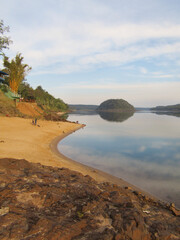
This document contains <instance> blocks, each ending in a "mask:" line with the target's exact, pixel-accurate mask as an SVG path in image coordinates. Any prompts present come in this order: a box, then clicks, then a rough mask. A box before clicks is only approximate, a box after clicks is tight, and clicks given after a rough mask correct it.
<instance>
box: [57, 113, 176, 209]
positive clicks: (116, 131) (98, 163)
mask: <svg viewBox="0 0 180 240" xmlns="http://www.w3.org/2000/svg"><path fill="white" fill-rule="evenodd" d="M69 119H70V120H72V121H76V120H78V121H79V122H82V123H85V124H86V125H87V126H86V127H85V128H84V129H83V130H80V131H78V132H76V133H75V134H73V135H71V136H69V137H68V138H65V139H64V140H63V141H62V142H61V143H60V145H59V148H60V151H61V152H62V153H63V154H65V155H66V156H68V157H71V158H73V159H74V160H76V161H79V162H81V163H84V164H86V165H89V166H92V167H95V168H98V169H101V170H103V171H106V172H108V173H110V174H112V175H115V176H117V177H120V178H123V179H125V180H126V181H129V182H130V183H132V184H134V185H137V186H139V187H140V188H142V189H144V190H145V191H148V192H150V193H151V194H153V195H155V196H157V197H159V198H161V199H163V200H165V201H170V202H175V203H176V205H177V206H178V207H180V184H179V183H180V128H179V119H178V118H175V117H172V116H164V115H163V116H162V115H155V114H152V113H135V114H134V115H133V117H131V118H130V119H129V120H128V121H124V122H117V123H115V122H107V121H104V120H103V119H102V118H100V117H99V116H98V115H94V116H79V115H73V116H72V115H70V118H69Z"/></svg>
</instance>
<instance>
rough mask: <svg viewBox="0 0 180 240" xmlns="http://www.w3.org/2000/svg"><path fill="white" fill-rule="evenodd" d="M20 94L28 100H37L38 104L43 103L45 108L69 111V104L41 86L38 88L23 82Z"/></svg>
mask: <svg viewBox="0 0 180 240" xmlns="http://www.w3.org/2000/svg"><path fill="white" fill-rule="evenodd" d="M18 93H19V94H21V96H22V97H23V98H24V99H25V100H27V101H36V102H37V104H38V105H41V106H42V107H43V109H45V110H51V111H67V110H68V105H67V104H66V103H64V102H63V100H61V99H59V98H55V97H53V96H52V95H51V94H49V93H48V92H47V91H45V90H44V89H43V88H42V87H41V86H38V87H37V88H36V89H33V88H32V87H30V85H29V84H27V83H22V84H21V85H20V86H19V91H18Z"/></svg>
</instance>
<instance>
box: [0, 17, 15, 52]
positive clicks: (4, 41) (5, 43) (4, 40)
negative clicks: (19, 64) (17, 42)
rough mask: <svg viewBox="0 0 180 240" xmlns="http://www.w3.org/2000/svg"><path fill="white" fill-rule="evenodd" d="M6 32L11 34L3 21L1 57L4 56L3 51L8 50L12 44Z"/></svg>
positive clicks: (1, 21) (0, 34) (0, 32)
mask: <svg viewBox="0 0 180 240" xmlns="http://www.w3.org/2000/svg"><path fill="white" fill-rule="evenodd" d="M6 32H9V27H6V26H4V22H3V20H0V55H3V49H6V48H8V46H9V44H10V43H12V41H11V40H10V38H9V37H7V36H5V35H4V34H5V33H6Z"/></svg>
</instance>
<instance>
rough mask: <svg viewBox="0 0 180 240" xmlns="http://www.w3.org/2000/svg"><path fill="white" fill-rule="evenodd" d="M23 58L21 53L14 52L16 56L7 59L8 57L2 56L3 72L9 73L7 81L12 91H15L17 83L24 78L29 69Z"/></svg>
mask: <svg viewBox="0 0 180 240" xmlns="http://www.w3.org/2000/svg"><path fill="white" fill-rule="evenodd" d="M23 60H24V58H23V57H22V55H21V53H18V54H16V57H15V58H14V59H12V60H11V61H9V58H8V57H6V56H4V67H5V70H4V71H5V72H7V73H8V74H9V76H8V82H9V86H10V88H11V89H12V91H13V92H15V93H17V92H18V88H19V85H20V84H21V83H22V82H23V81H24V80H25V76H26V75H27V73H28V72H29V71H30V70H31V67H29V66H28V65H27V64H24V63H23Z"/></svg>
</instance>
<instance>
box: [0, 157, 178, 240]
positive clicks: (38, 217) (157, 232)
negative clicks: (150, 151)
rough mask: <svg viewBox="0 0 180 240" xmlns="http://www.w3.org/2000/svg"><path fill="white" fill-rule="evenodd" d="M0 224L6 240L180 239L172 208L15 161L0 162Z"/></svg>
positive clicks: (80, 177)
mask: <svg viewBox="0 0 180 240" xmlns="http://www.w3.org/2000/svg"><path fill="white" fill-rule="evenodd" d="M171 207H172V206H171ZM174 208H175V206H174V205H173V209H174ZM0 223H1V224H0V239H3V240H6V239H8V240H9V239H13V240H19V239H23V240H30V239H36V240H42V239H48V240H58V239H59V240H70V239H74V240H75V239H76V240H77V239H81V240H82V239H89V240H92V239H93V240H94V239H97V240H99V239H105V240H106V239H107V240H110V239H115V240H127V239H129V240H150V239H164V240H165V239H179V236H180V235H179V234H180V232H179V226H180V221H179V218H178V217H177V216H175V215H174V214H173V212H172V211H171V209H170V206H167V205H165V204H163V203H161V202H157V201H154V200H153V199H150V198H147V197H145V196H143V195H142V194H141V193H139V192H138V193H137V192H134V191H133V190H132V189H130V188H120V187H118V186H117V185H113V184H110V183H102V184H98V183H97V182H95V181H94V180H93V179H92V178H91V177H89V176H83V175H82V174H80V173H78V172H74V171H70V170H68V169H65V168H53V167H47V166H42V165H40V164H33V163H29V162H27V161H25V160H15V159H0Z"/></svg>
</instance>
